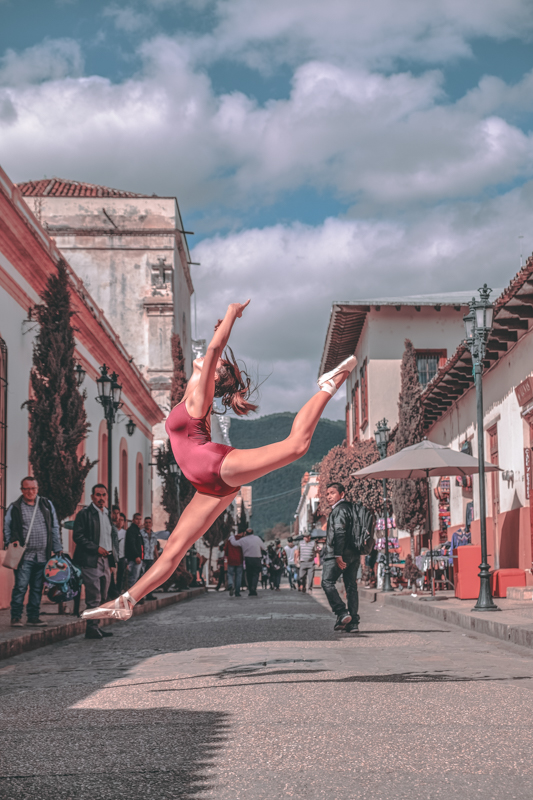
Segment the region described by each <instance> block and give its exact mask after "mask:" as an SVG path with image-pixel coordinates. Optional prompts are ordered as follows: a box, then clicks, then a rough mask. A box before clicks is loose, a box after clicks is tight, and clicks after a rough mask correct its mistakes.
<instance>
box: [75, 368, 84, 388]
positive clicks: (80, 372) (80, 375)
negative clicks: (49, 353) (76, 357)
mask: <svg viewBox="0 0 533 800" xmlns="http://www.w3.org/2000/svg"><path fill="white" fill-rule="evenodd" d="M74 373H75V375H76V386H77V387H78V389H79V388H80V386H81V385H82V383H83V381H84V380H85V370H84V369H83V367H82V365H81V364H80V363H78V364H76V366H75V367H74Z"/></svg>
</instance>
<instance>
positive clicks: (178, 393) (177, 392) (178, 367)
mask: <svg viewBox="0 0 533 800" xmlns="http://www.w3.org/2000/svg"><path fill="white" fill-rule="evenodd" d="M170 351H171V355H172V364H173V373H172V385H171V387H170V408H174V406H175V405H177V404H178V403H180V402H181V401H182V399H183V395H184V394H185V389H186V388H187V376H186V375H185V358H184V356H183V350H182V349H181V341H180V337H179V334H178V333H173V334H172V339H171V340H170Z"/></svg>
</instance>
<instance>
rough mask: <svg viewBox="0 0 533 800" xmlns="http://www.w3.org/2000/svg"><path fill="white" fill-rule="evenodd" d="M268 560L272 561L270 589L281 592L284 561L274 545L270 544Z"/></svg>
mask: <svg viewBox="0 0 533 800" xmlns="http://www.w3.org/2000/svg"><path fill="white" fill-rule="evenodd" d="M268 558H269V560H270V588H271V589H275V590H276V591H277V592H279V590H280V588H279V587H280V583H281V574H282V571H283V561H282V558H281V556H280V554H279V552H278V551H277V550H276V548H275V546H274V545H273V544H269V546H268Z"/></svg>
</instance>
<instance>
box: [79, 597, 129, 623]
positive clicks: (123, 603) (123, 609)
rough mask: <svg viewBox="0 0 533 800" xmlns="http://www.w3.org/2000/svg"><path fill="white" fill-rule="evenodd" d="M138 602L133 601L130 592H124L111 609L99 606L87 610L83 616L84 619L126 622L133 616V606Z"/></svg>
mask: <svg viewBox="0 0 533 800" xmlns="http://www.w3.org/2000/svg"><path fill="white" fill-rule="evenodd" d="M136 602H137V601H136V600H134V599H133V597H132V596H131V594H130V593H129V592H124V594H121V595H120V597H117V599H116V600H115V605H114V606H112V607H111V608H106V607H104V606H98V608H87V609H86V610H85V611H84V612H83V614H82V615H81V618H82V619H104V618H109V617H111V618H112V619H121V620H126V619H129V618H130V617H131V615H132V614H133V606H134V605H135V603H136Z"/></svg>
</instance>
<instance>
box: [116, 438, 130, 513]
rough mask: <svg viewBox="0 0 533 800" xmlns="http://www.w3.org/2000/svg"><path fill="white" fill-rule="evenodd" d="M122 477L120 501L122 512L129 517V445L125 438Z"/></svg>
mask: <svg viewBox="0 0 533 800" xmlns="http://www.w3.org/2000/svg"><path fill="white" fill-rule="evenodd" d="M119 452H120V475H119V482H118V499H119V503H120V510H121V511H123V512H124V514H125V515H126V517H127V516H128V443H127V442H126V440H125V439H124V438H122V439H121V440H120V449H119Z"/></svg>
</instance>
